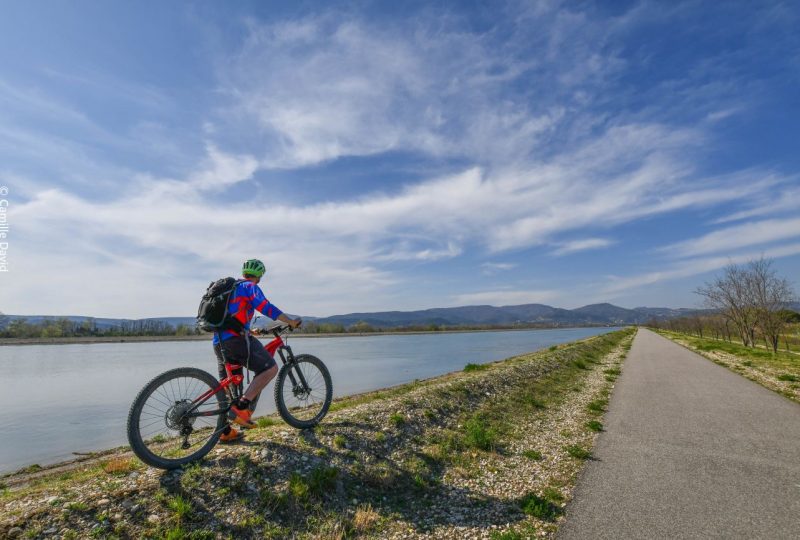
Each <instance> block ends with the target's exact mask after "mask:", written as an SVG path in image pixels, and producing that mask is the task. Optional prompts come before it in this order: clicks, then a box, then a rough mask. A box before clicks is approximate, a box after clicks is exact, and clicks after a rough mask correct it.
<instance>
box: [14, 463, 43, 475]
mask: <svg viewBox="0 0 800 540" xmlns="http://www.w3.org/2000/svg"><path fill="white" fill-rule="evenodd" d="M42 469H43V467H42V466H41V465H39V464H38V463H34V464H33V465H29V466H27V467H25V468H24V469H20V471H19V472H21V473H35V472H39V471H41V470H42Z"/></svg>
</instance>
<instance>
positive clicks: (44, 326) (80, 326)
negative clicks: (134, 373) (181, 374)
mask: <svg viewBox="0 0 800 540" xmlns="http://www.w3.org/2000/svg"><path fill="white" fill-rule="evenodd" d="M199 334H200V332H199V330H197V329H196V328H194V327H190V326H187V325H185V324H179V325H178V326H173V325H171V324H169V323H167V322H164V321H158V320H134V321H122V322H121V323H120V324H118V325H115V326H111V327H107V328H100V327H98V326H97V323H96V321H95V320H94V319H91V318H89V319H84V320H83V321H72V320H70V319H67V318H66V317H59V318H55V319H45V320H42V321H39V322H29V321H28V320H27V319H25V318H21V317H20V318H14V319H11V318H10V317H8V316H5V315H2V314H0V337H2V338H28V339H36V338H44V339H47V338H64V337H125V336H188V335H199Z"/></svg>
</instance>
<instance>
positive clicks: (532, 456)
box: [522, 450, 542, 461]
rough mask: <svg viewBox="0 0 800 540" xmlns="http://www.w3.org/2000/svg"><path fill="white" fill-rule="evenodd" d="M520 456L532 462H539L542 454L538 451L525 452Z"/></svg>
mask: <svg viewBox="0 0 800 540" xmlns="http://www.w3.org/2000/svg"><path fill="white" fill-rule="evenodd" d="M522 455H523V456H525V457H526V458H528V459H530V460H533V461H540V460H541V459H542V453H541V452H539V451H538V450H525V451H524V452H522Z"/></svg>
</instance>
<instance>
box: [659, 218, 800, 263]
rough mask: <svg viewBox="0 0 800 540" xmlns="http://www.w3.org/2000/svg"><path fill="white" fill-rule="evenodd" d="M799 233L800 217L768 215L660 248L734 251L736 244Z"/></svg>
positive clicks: (679, 253) (685, 253) (689, 252)
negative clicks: (763, 218) (773, 217)
mask: <svg viewBox="0 0 800 540" xmlns="http://www.w3.org/2000/svg"><path fill="white" fill-rule="evenodd" d="M798 236H800V218H795V219H768V220H764V221H755V222H751V223H744V224H742V225H736V226H733V227H727V228H724V229H720V230H717V231H714V232H710V233H708V234H706V235H703V236H701V237H699V238H693V239H691V240H685V241H683V242H678V243H675V244H672V245H669V246H665V247H663V248H661V249H660V251H662V252H664V253H667V254H669V255H671V256H675V257H692V256H696V255H705V254H707V253H719V252H733V251H735V250H737V249H739V248H743V247H749V246H754V245H767V244H769V243H771V242H776V241H779V240H786V239H789V238H794V237H798Z"/></svg>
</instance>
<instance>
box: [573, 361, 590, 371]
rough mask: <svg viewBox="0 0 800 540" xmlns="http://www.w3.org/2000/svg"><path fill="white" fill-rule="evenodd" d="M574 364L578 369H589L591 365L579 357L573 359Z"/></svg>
mask: <svg viewBox="0 0 800 540" xmlns="http://www.w3.org/2000/svg"><path fill="white" fill-rule="evenodd" d="M572 365H573V366H575V367H576V368H578V369H589V366H588V365H586V362H584V361H583V360H580V359H577V360H573V361H572Z"/></svg>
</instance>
